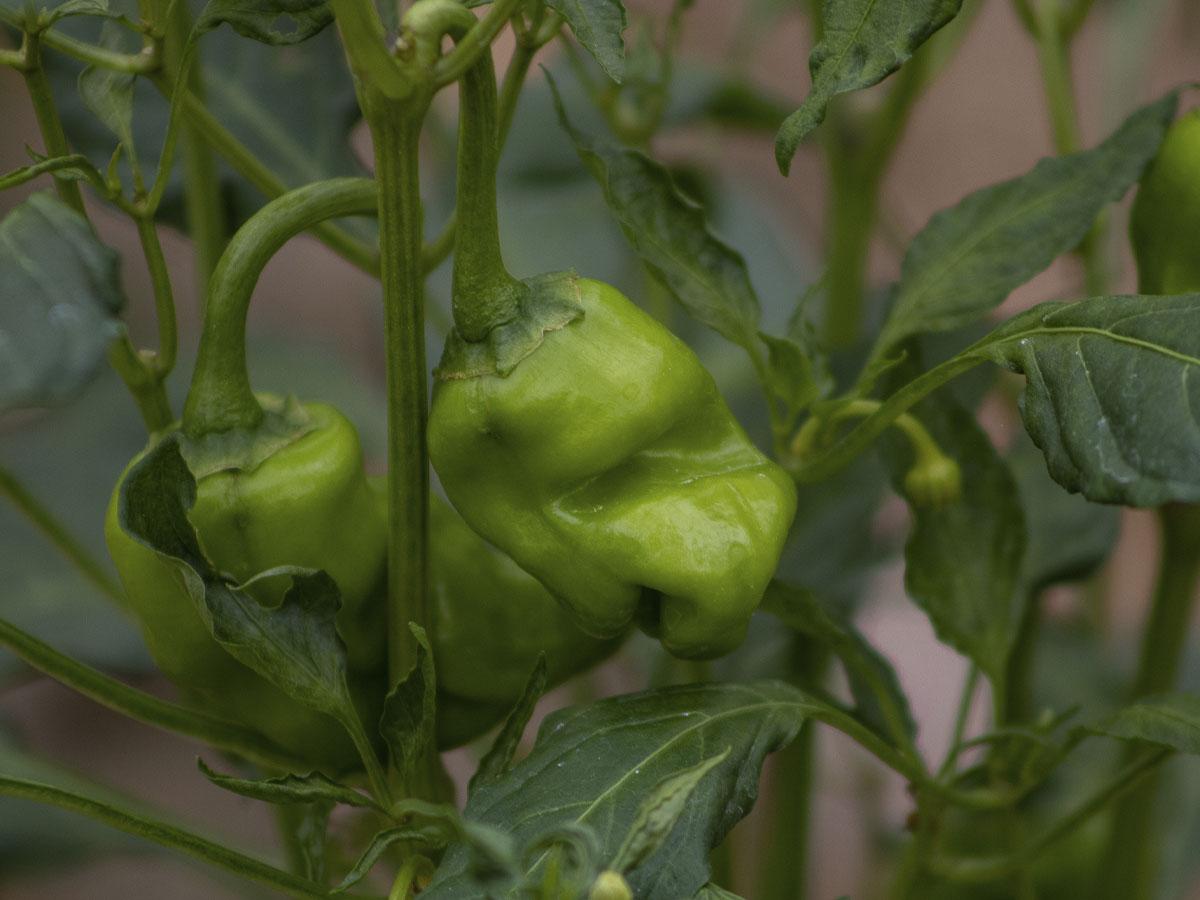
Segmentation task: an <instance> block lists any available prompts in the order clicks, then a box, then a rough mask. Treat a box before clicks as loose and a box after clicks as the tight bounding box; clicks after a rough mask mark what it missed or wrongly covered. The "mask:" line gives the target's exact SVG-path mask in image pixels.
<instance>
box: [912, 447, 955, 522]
mask: <svg viewBox="0 0 1200 900" xmlns="http://www.w3.org/2000/svg"><path fill="white" fill-rule="evenodd" d="M904 490H905V493H907V494H908V499H909V500H911V501H912V503H913V505H914V506H929V507H933V508H934V509H937V508H938V507H942V506H948V505H950V504H951V503H954V502H955V501H957V500H958V499H959V497H961V496H962V471H961V470H960V469H959V468H958V463H956V462H955V461H954V460H953V459H951V458H950V457H948V456H943V455H942V454H940V453H939V454H937V455H933V456H926V457H924V458H921V459H918V460H917V462H916V464H915V465H913V467H912V468H911V469H909V470H908V474H907V475H905V476H904Z"/></svg>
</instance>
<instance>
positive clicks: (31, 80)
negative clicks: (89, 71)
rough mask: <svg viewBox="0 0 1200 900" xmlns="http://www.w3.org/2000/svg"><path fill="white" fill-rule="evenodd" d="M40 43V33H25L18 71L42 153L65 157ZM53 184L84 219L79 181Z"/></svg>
mask: <svg viewBox="0 0 1200 900" xmlns="http://www.w3.org/2000/svg"><path fill="white" fill-rule="evenodd" d="M41 42H42V36H41V35H40V34H31V33H29V32H26V34H25V40H24V43H23V46H22V51H21V52H22V56H23V57H24V65H23V66H22V67H21V74H22V75H24V76H25V87H26V89H27V90H28V91H29V100H30V102H32V103H33V114H34V116H35V117H36V118H37V123H38V129H39V130H40V131H41V133H42V142H43V143H44V144H45V147H46V156H51V157H55V156H69V155H70V153H71V147H70V145H69V144H68V143H67V134H66V132H65V131H63V126H62V119H60V118H59V115H58V106H57V104H55V102H54V93H53V92H52V91H51V89H50V81H49V79H47V78H46V70H45V68H44V67H43V66H42V49H41ZM54 187H55V190H57V191H58V196H59V197H60V198H61V199H62V201H63V202H64V203H65V204H67V206H69V207H71V208H72V209H73V210H75V211H76V212H77V213H79V214H80V215H81V216H83V217H84V218H87V210H86V209H85V208H84V206H83V192H82V191H81V190H80V189H79V182H77V181H71V180H69V179H65V178H56V179H54Z"/></svg>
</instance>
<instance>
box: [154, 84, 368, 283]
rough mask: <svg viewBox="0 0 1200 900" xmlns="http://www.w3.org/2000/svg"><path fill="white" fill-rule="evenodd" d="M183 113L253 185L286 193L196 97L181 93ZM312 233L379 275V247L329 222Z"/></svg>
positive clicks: (277, 194)
mask: <svg viewBox="0 0 1200 900" xmlns="http://www.w3.org/2000/svg"><path fill="white" fill-rule="evenodd" d="M155 84H156V85H158V87H159V88H160V90H162V91H163V92H164V93H165V94H166V95H167V96H170V92H171V91H170V85H169V84H166V83H164V82H162V81H156V82H155ZM180 102H181V104H182V107H183V114H184V115H185V116H186V117H187V119H188V120H189V121H190V122H191V123H192V125H193V126H195V128H196V131H197V132H199V133H200V134H202V135H203V136H204V139H205V140H206V141H208V143H209V144H210V145H211V146H212V148H213V149H214V150H216V151H217V152H218V153H219V154H221V156H222V157H224V159H225V161H226V162H227V163H229V165H230V166H231V167H232V168H233V170H234V171H235V172H237V173H238V174H239V175H241V176H242V177H243V178H245V179H246V180H247V181H249V182H250V183H251V184H252V185H254V187H255V188H257V189H258V190H260V191H262V192H263V193H264V194H266V195H267V196H268V197H270V198H272V199H274V198H276V197H282V196H283V195H284V194H286V193H287V190H288V188H287V185H286V184H284V183H283V181H282V180H281V179H280V178H279V177H278V176H276V175H275V173H274V172H272V171H271V170H270V169H268V168H267V167H266V166H264V165H263V164H262V163H261V162H260V161H259V159H258V157H257V156H256V155H255V154H254V153H253V152H252V151H251V150H250V148H248V147H247V146H246V145H245V144H243V143H242V142H241V141H239V140H238V139H237V137H236V136H235V135H234V134H233V132H231V131H230V130H229V129H228V128H226V127H225V126H224V125H222V124H221V122H220V120H219V119H217V117H216V116H214V115H213V114H212V113H211V112H209V110H208V107H206V106H205V105H204V103H203V101H201V100H200V98H199V97H197V96H195V95H194V94H192V93H190V92H189V93H184V95H183V98H182V100H181V101H180ZM311 230H312V233H313V235H314V236H315V237H316V238H317V239H318V240H319V241H321V243H323V244H325V246H327V247H328V248H329V249H330V250H332V251H333V252H334V253H336V254H337V255H338V256H340V257H342V259H344V260H346V261H347V262H349V263H351V264H353V265H355V266H357V267H358V268H359V269H362V270H363V271H364V272H366V273H367V274H368V275H374V276H376V277H378V275H379V250H378V248H376V247H372V246H371V245H369V244H368V243H366V242H365V241H361V240H359V239H358V238H356V237H355V236H354V235H352V234H350V233H349V232H348V231H346V230H345V229H342V228H339V227H338V226H337V225H335V224H334V223H332V222H319V223H317V224H315V225H313V226H312V229H311Z"/></svg>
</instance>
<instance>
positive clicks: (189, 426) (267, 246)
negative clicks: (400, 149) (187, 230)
mask: <svg viewBox="0 0 1200 900" xmlns="http://www.w3.org/2000/svg"><path fill="white" fill-rule="evenodd" d="M378 197H379V191H378V188H377V187H376V184H375V182H374V181H372V180H371V179H369V178H332V179H329V180H328V181H318V182H316V183H314V184H309V185H305V186H304V187H301V188H296V189H295V190H294V191H289V192H288V193H286V194H284V195H283V196H281V197H278V198H276V199H275V200H272V201H271V202H270V203H268V204H267V205H266V206H264V207H263V208H262V209H260V210H259V211H258V212H256V213H255V214H254V215H253V216H251V217H250V218H249V219H248V220H247V221H246V223H245V224H244V225H243V226H242V227H241V228H239V229H238V231H237V234H235V235H234V236H233V239H232V240H231V241H230V242H229V245H228V247H226V248H225V252H224V253H222V254H221V259H220V261H219V262H218V263H217V268H216V271H214V272H213V277H212V282H211V285H210V288H209V297H208V303H207V305H206V307H205V310H204V330H203V333H202V334H201V336H200V349H199V355H198V356H197V358H196V369H195V372H194V373H193V374H192V386H191V388H190V390H189V391H188V397H187V402H186V403H185V404H184V407H183V431H184V433H185V434H186V435H188V437H193V438H197V437H201V436H203V435H205V434H212V433H215V432H221V431H229V430H230V429H234V428H254V427H255V426H257V425H258V424H259V423H260V422H261V421H262V419H263V410H262V407H261V406H260V405H259V402H258V400H257V399H256V398H255V396H254V392H253V391H252V390H251V388H250V373H249V371H248V370H247V368H246V314H247V313H248V312H249V309H250V298H251V296H252V295H253V293H254V287H255V285H256V284H258V279H259V276H261V275H262V271H263V269H264V268H265V267H266V265H267V263H268V262H270V260H271V257H273V256H274V255H275V254H276V253H277V252H278V251H279V248H280V247H282V246H283V245H284V244H285V243H287V242H288V240H290V239H291V238H293V237H294V236H296V235H298V234H301V233H302V232H305V231H307V230H309V229H310V228H312V227H313V226H314V225H316V224H317V223H319V222H323V221H325V220H326V219H333V218H338V217H340V216H354V215H373V214H374V213H375V211H376V205H377V203H378Z"/></svg>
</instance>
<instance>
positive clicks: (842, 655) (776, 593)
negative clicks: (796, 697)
mask: <svg viewBox="0 0 1200 900" xmlns="http://www.w3.org/2000/svg"><path fill="white" fill-rule="evenodd" d="M762 609H763V611H764V612H768V613H770V614H772V615H774V616H776V617H778V618H779V620H780V621H781V622H783V623H784V624H785V625H787V626H788V627H789V628H791V629H793V630H794V631H797V632H799V633H800V634H804V635H807V636H809V637H811V638H813V639H815V640H817V641H820V642H821V643H822V644H823V645H825V646H826V647H828V648H829V649H830V650H831V651H832V652H833V653H834V654H835V655H836V656H837V657H838V658H839V659H840V660H841V661H842V665H843V666H844V667H845V669H846V677H847V679H848V680H849V682H850V690H851V692H852V693H853V695H854V700H855V702H856V703H857V709H856V710H855V713H856V715H857V716H858V717H859V718H860V719H861V720H862V721H863V722H864V723H865V724H866V725H867V726H868V727H869V728H872V729H874V730H875V731H876V732H878V733H879V734H881V735H883V736H885V737H887V738H888V739H889V740H891V741H893V742H894V743H907V742H908V741H910V740H911V739H912V738H913V737H915V736H916V733H917V725H916V722H915V721H914V720H913V717H912V710H910V709H909V706H908V698H907V697H905V696H904V690H903V689H902V688H901V687H900V681H899V679H898V678H897V677H896V671H895V670H894V669H893V668H892V665H891V663H889V662H888V661H887V659H885V658H884V656H883V655H882V654H881V653H880V652H879V651H878V650H876V649H875V648H874V647H873V646H871V644H870V643H869V642H868V641H867V639H866V638H865V637H863V635H862V633H861V632H859V631H858V629H857V628H855V627H854V626H853V625H852V624H850V623H849V622H843V621H841V620H840V619H838V618H837V617H835V615H834V614H833V613H831V612H830V611H829V610H827V609H826V608H825V607H824V606H822V604H821V603H820V601H818V600H817V598H816V597H815V596H814V595H813V594H812V593H811V592H810V591H806V590H803V589H802V588H797V587H795V586H793V585H790V584H786V583H785V582H782V581H780V580H779V579H774V580H772V581H771V583H770V585H768V587H767V593H766V595H765V596H764V597H763V601H762ZM885 707H886V708H885Z"/></svg>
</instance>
